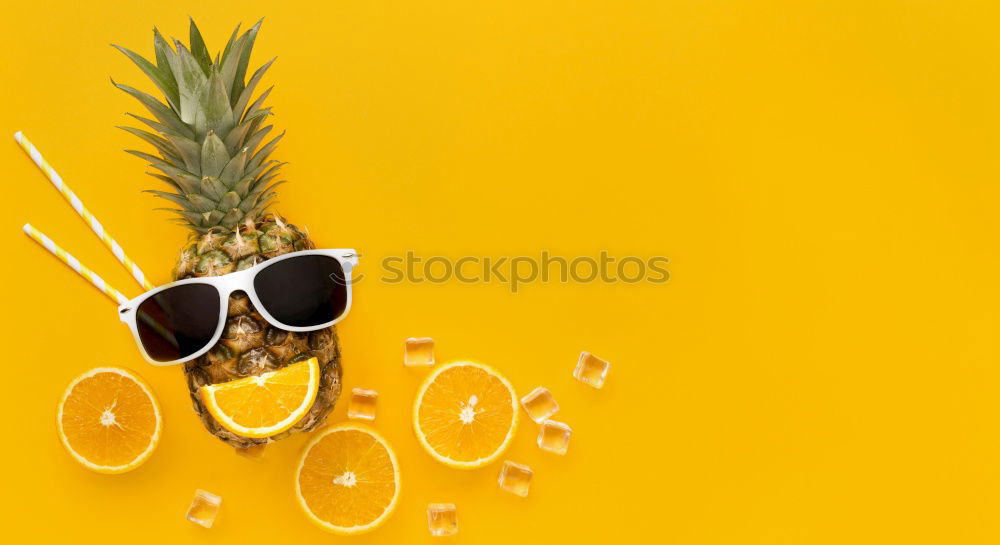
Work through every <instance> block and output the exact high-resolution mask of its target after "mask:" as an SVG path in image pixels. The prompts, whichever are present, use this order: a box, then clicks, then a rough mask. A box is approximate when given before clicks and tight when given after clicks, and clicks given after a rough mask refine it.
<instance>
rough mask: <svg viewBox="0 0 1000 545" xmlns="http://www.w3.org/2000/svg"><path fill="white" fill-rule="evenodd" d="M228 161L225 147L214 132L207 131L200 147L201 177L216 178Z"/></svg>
mask: <svg viewBox="0 0 1000 545" xmlns="http://www.w3.org/2000/svg"><path fill="white" fill-rule="evenodd" d="M229 159H230V157H229V152H227V151H226V145H225V144H224V143H223V142H222V140H221V139H220V138H219V137H218V136H216V135H215V133H214V132H212V131H209V132H208V135H207V136H205V142H204V143H202V145H201V175H202V176H215V177H218V176H219V174H221V173H222V169H223V168H225V166H226V163H228V162H229Z"/></svg>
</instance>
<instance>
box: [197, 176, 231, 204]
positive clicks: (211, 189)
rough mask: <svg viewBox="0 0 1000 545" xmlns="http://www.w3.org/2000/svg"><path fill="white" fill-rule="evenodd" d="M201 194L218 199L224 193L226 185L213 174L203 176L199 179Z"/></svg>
mask: <svg viewBox="0 0 1000 545" xmlns="http://www.w3.org/2000/svg"><path fill="white" fill-rule="evenodd" d="M201 194H202V195H205V196H207V197H210V198H212V199H213V200H215V201H218V200H219V199H221V198H222V196H223V195H225V194H226V186H224V185H222V182H220V181H219V179H218V178H215V177H214V176H205V177H203V178H202V179H201Z"/></svg>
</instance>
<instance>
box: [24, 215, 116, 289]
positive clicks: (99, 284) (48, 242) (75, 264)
mask: <svg viewBox="0 0 1000 545" xmlns="http://www.w3.org/2000/svg"><path fill="white" fill-rule="evenodd" d="M24 232H25V233H27V234H28V236H29V237H31V238H33V239H35V241H36V242H38V243H39V244H41V245H42V246H44V247H45V249H46V250H48V251H50V252H52V255H54V256H56V257H58V258H59V260H60V261H62V262H63V263H65V264H67V265H69V267H70V268H71V269H73V270H74V271H76V272H77V273H79V274H80V276H82V277H84V278H86V279H87V280H89V281H90V283H91V284H93V285H94V287H95V288H97V289H99V290H101V293H103V294H104V295H107V296H108V297H110V298H111V299H112V300H113V301H115V302H116V303H118V304H119V305H124V304H125V303H127V302H128V297H125V296H124V295H122V292H120V291H118V290H116V289H115V288H112V287H111V286H110V285H109V284H108V283H107V282H105V281H104V279H103V278H101V277H100V276H97V273H95V272H94V271H92V270H90V269H88V268H87V267H85V266H84V265H83V264H82V263H80V260H78V259H77V258H75V257H73V256H71V255H70V254H69V252H67V251H66V250H63V249H62V248H60V247H59V245H57V244H56V243H55V242H52V239H51V238H49V237H47V236H45V234H44V233H42V232H41V231H39V230H38V229H35V228H34V227H33V226H32V225H31V224H30V223H25V224H24Z"/></svg>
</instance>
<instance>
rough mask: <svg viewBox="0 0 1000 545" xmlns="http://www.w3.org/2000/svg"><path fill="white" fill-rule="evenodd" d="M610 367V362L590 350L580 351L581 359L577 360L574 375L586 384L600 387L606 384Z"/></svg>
mask: <svg viewBox="0 0 1000 545" xmlns="http://www.w3.org/2000/svg"><path fill="white" fill-rule="evenodd" d="M609 367H611V364H610V363H608V362H606V361H604V360H602V359H601V358H598V357H597V356H595V355H593V354H591V353H590V352H586V351H584V352H580V359H579V361H577V362H576V369H574V370H573V377H574V378H576V380H579V381H580V382H583V383H584V384H587V385H590V386H593V387H594V388H600V387H601V386H604V378H605V377H607V376H608V368H609Z"/></svg>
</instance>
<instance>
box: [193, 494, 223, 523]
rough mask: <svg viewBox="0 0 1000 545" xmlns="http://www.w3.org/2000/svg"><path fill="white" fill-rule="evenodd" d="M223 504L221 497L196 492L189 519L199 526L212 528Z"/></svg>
mask: <svg viewBox="0 0 1000 545" xmlns="http://www.w3.org/2000/svg"><path fill="white" fill-rule="evenodd" d="M221 504H222V498H220V497H219V496H216V495H215V494H212V493H211V492H206V491H204V490H201V489H198V490H195V491H194V499H193V500H191V506H190V507H188V510H187V515H186V516H187V519H188V520H190V521H191V522H193V523H195V524H197V525H199V526H204V527H205V528H211V527H212V524H214V523H215V517H216V516H218V514H219V505H221Z"/></svg>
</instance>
